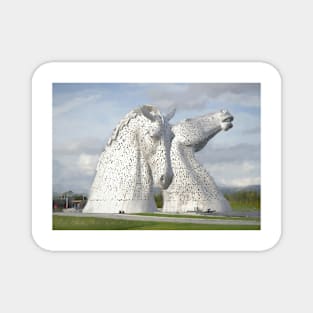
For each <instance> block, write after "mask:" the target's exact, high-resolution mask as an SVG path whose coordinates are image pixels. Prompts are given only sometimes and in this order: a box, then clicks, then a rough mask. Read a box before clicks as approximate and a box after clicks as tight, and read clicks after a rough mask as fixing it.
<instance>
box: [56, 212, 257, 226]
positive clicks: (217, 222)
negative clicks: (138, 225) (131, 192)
mask: <svg viewBox="0 0 313 313" xmlns="http://www.w3.org/2000/svg"><path fill="white" fill-rule="evenodd" d="M53 214H54V215H59V216H77V217H97V218H112V219H121V220H131V221H155V222H172V223H192V224H210V225H214V224H215V225H259V224H260V222H259V221H251V220H241V219H238V220H237V219H236V220H231V219H230V220H224V219H215V218H214V219H208V218H206V219H204V218H203V219H202V218H190V217H163V216H143V215H129V214H117V213H79V212H77V213H76V212H66V213H64V212H63V213H53Z"/></svg>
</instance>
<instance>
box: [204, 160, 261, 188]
mask: <svg viewBox="0 0 313 313" xmlns="http://www.w3.org/2000/svg"><path fill="white" fill-rule="evenodd" d="M204 167H205V168H206V169H207V171H208V172H209V174H210V175H211V176H212V177H213V178H214V180H215V181H216V183H217V184H218V185H223V186H234V187H235V186H237V187H244V186H249V185H258V184H260V166H259V163H258V162H254V161H243V162H240V163H239V162H237V163H217V164H208V163H206V164H204Z"/></svg>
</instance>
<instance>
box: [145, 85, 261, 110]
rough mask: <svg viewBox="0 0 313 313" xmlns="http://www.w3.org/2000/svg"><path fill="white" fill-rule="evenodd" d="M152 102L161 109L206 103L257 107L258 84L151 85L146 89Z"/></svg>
mask: <svg viewBox="0 0 313 313" xmlns="http://www.w3.org/2000/svg"><path fill="white" fill-rule="evenodd" d="M146 92H147V93H148V95H149V96H150V98H151V99H152V100H153V102H154V103H155V104H156V105H158V106H160V107H161V108H162V109H167V108H169V107H173V106H175V107H178V108H181V109H186V110H191V109H203V108H205V107H206V106H207V105H211V104H214V105H219V106H226V107H228V106H230V105H239V106H243V107H258V106H259V105H260V86H259V84H245V83H242V84H241V83H238V84H217V83H215V84H182V85H176V84H173V85H169V86H167V87H162V88H160V85H156V86H153V85H151V87H150V89H148V90H146Z"/></svg>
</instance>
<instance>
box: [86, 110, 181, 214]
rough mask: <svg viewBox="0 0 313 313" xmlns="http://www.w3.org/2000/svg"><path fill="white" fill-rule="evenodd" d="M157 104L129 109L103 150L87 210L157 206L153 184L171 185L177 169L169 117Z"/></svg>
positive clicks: (142, 209)
mask: <svg viewBox="0 0 313 313" xmlns="http://www.w3.org/2000/svg"><path fill="white" fill-rule="evenodd" d="M174 113H175V112H170V113H169V114H168V115H166V116H163V115H162V114H161V113H160V111H159V110H158V108H157V107H155V106H152V105H144V106H141V107H138V108H136V109H134V110H132V111H131V112H129V113H128V114H127V115H126V116H125V117H124V118H123V119H122V120H121V121H120V123H119V124H118V125H117V127H116V128H115V129H114V130H113V133H112V136H111V138H110V139H109V141H108V144H107V146H106V148H105V150H104V151H103V152H102V154H101V156H100V158H99V161H98V164H97V169H96V175H95V178H94V181H93V184H92V186H91V189H90V194H89V199H88V202H87V204H86V207H85V208H84V210H83V212H86V213H87V212H88V213H89V212H91V213H118V212H121V211H122V212H125V213H135V212H149V211H154V210H155V209H156V207H155V203H154V198H153V192H152V191H153V186H154V185H156V186H159V187H160V188H162V189H166V188H168V186H169V185H170V183H171V181H172V177H173V172H172V167H171V159H170V148H171V141H172V138H173V133H172V131H171V127H170V124H169V120H170V119H171V118H172V117H173V115H174Z"/></svg>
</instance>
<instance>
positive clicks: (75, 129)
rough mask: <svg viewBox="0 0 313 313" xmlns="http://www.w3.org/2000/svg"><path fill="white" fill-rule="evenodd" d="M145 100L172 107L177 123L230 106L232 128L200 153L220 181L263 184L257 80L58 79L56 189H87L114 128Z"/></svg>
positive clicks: (163, 107) (55, 95)
mask: <svg viewBox="0 0 313 313" xmlns="http://www.w3.org/2000/svg"><path fill="white" fill-rule="evenodd" d="M143 104H153V105H156V106H158V107H159V109H160V110H161V112H162V113H163V114H164V115H165V114H166V113H168V112H169V111H170V110H171V109H172V108H174V107H175V108H176V114H175V116H174V118H173V119H172V120H171V123H172V124H176V123H177V122H179V121H181V120H183V119H185V118H192V117H196V116H199V115H203V114H206V113H214V112H217V111H219V110H221V109H227V110H228V111H229V112H230V113H231V114H232V115H233V116H234V122H233V125H234V126H233V128H231V129H230V130H228V131H226V132H224V131H223V132H220V133H219V134H217V135H216V136H215V137H214V138H212V139H211V140H210V141H209V142H208V144H207V145H206V146H205V147H204V148H203V149H202V150H201V151H199V152H197V153H196V157H197V159H198V160H199V161H200V163H201V164H203V165H204V166H205V168H206V169H207V170H208V172H209V173H210V175H211V176H213V178H214V179H215V181H216V183H217V184H218V185H220V186H227V187H245V186H248V185H256V184H260V84H258V83H227V84H226V83H205V84H204V83H177V84H174V83H160V84H154V83H153V84H134V83H132V84H129V83H112V84H109V83H103V84H101V83H73V84H71V83H57V84H53V191H54V192H64V191H68V190H72V191H74V192H76V193H81V192H83V193H88V192H89V189H90V187H91V183H92V181H93V177H94V175H95V168H96V164H97V161H98V158H99V155H100V153H101V152H102V151H103V149H104V148H105V146H106V143H107V140H108V139H109V137H110V135H111V133H112V131H113V129H114V127H115V126H116V125H117V124H118V122H119V121H120V120H121V119H122V118H123V117H124V116H125V115H126V114H127V113H128V112H129V111H131V110H132V109H134V108H135V107H137V106H140V105H143Z"/></svg>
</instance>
